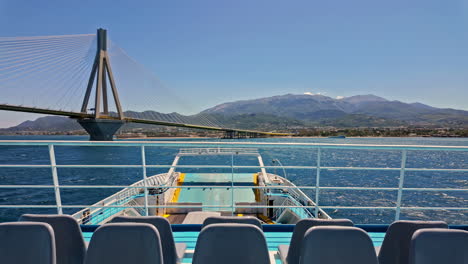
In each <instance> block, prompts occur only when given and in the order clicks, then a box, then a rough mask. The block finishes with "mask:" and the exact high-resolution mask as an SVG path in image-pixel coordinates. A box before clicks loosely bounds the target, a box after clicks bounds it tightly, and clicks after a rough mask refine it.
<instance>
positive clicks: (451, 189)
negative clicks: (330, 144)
mask: <svg viewBox="0 0 468 264" xmlns="http://www.w3.org/2000/svg"><path fill="white" fill-rule="evenodd" d="M54 187H55V186H54V185H0V189H12V188H13V189H21V188H25V189H26V188H37V189H44V188H54ZM60 188H65V189H67V188H68V189H93V188H96V189H99V188H102V189H105V188H109V189H117V188H133V189H144V188H145V187H144V186H128V185H60ZM147 188H148V189H151V188H162V189H172V188H175V189H178V188H181V189H190V188H194V189H202V188H205V189H209V188H213V189H225V188H232V187H231V186H227V185H186V186H184V185H182V186H177V185H173V186H148V187H147ZM234 189H275V190H276V189H277V190H282V189H288V190H295V189H306V190H315V189H316V187H315V186H297V187H293V186H279V185H277V186H250V185H234ZM319 189H321V190H358V191H361V190H362V191H397V190H398V188H392V187H388V188H387V187H333V186H327V187H319ZM402 190H403V191H420V192H425V191H428V192H452V191H453V192H467V191H468V188H403V189H402Z"/></svg>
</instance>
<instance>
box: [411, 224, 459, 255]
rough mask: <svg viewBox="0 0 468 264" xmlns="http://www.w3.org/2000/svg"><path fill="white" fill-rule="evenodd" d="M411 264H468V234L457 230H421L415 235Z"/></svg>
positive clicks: (412, 244) (412, 242) (412, 243)
mask: <svg viewBox="0 0 468 264" xmlns="http://www.w3.org/2000/svg"><path fill="white" fill-rule="evenodd" d="M410 263H411V264H440V263H450V264H468V232H467V231H463V230H455V229H439V228H431V229H420V230H418V231H416V232H415V233H414V235H413V238H412V241H411V248H410Z"/></svg>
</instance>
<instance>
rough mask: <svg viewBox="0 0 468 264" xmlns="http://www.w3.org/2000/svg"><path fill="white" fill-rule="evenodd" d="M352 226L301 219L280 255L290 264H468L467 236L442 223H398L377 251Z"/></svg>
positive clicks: (363, 235)
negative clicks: (313, 259) (314, 260)
mask: <svg viewBox="0 0 468 264" xmlns="http://www.w3.org/2000/svg"><path fill="white" fill-rule="evenodd" d="M325 226H328V227H332V228H324V227H325ZM353 226H354V224H353V222H352V221H350V220H347V219H302V220H300V221H299V222H297V223H296V225H295V227H294V231H293V235H292V238H291V242H290V244H289V245H279V246H278V254H279V256H280V258H281V260H282V262H283V263H287V264H297V263H309V262H308V261H306V260H305V259H309V260H311V257H315V258H316V260H317V261H318V258H320V257H323V259H322V260H321V261H318V262H317V263H370V264H371V263H379V264H410V263H411V264H431V263H463V264H468V232H467V231H463V230H449V229H448V226H447V224H446V223H445V222H442V221H396V222H394V223H392V224H391V225H390V226H389V228H388V230H387V232H386V234H385V237H384V240H383V243H382V246H381V247H375V248H374V247H373V245H372V241H371V240H370V238H369V236H368V235H367V233H365V232H364V233H363V232H358V231H357V230H356V229H354V231H353V230H352V229H351V228H350V227H353ZM361 231H362V230H361ZM364 256H365V257H364ZM376 259H377V260H376Z"/></svg>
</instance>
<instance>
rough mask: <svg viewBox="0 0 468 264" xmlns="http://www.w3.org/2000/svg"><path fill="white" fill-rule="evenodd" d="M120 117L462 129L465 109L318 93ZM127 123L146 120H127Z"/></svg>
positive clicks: (71, 124) (56, 124)
mask: <svg viewBox="0 0 468 264" xmlns="http://www.w3.org/2000/svg"><path fill="white" fill-rule="evenodd" d="M125 115H126V116H129V117H135V118H146V119H155V118H156V119H159V120H166V121H172V122H174V121H175V122H177V121H179V122H185V123H196V122H200V120H205V121H204V122H208V123H222V124H223V125H225V126H226V127H232V128H243V129H258V130H279V129H288V128H298V127H318V126H331V127H337V128H344V127H348V128H351V127H402V126H404V127H430V128H434V127H450V128H468V111H464V110H455V109H449V108H446V109H445V108H436V107H432V106H429V105H425V104H422V103H404V102H400V101H390V100H387V99H385V98H382V97H379V96H375V95H356V96H351V97H344V98H340V99H335V98H331V97H328V96H324V95H312V94H300V95H297V94H286V95H279V96H272V97H265V98H259V99H252V100H242V101H235V102H228V103H223V104H219V105H216V106H214V107H212V108H209V109H206V110H204V111H202V112H200V113H198V114H196V115H190V116H184V115H180V114H178V113H170V114H163V113H159V112H155V111H145V112H135V111H127V112H125ZM126 126H127V128H128V129H131V128H149V126H148V125H140V124H128V125H126ZM80 129H81V127H80V126H79V125H78V124H77V123H76V122H75V121H74V120H72V119H69V118H66V117H58V116H47V117H42V118H38V119H36V120H35V121H25V122H23V123H21V124H19V125H18V126H14V127H10V128H7V129H1V130H0V131H71V130H80Z"/></svg>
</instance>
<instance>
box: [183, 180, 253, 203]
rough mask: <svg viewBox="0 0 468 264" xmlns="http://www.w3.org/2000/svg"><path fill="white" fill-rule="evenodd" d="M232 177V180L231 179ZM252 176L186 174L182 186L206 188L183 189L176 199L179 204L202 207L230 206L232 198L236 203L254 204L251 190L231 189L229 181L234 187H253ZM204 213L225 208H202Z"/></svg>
mask: <svg viewBox="0 0 468 264" xmlns="http://www.w3.org/2000/svg"><path fill="white" fill-rule="evenodd" d="M232 177H233V178H232ZM253 179H254V174H252V173H235V174H234V175H233V176H232V175H231V174H226V173H186V174H185V177H184V181H183V182H182V185H183V186H185V187H189V186H190V185H206V188H184V189H181V191H180V194H179V196H178V198H177V202H180V203H187V202H188V203H193V202H201V203H202V204H203V206H231V205H232V198H233V196H234V201H236V202H255V195H254V192H253V189H252V188H243V189H235V190H234V193H233V191H232V189H231V183H230V182H231V181H234V185H240V184H241V185H248V184H252V185H253ZM226 183H228V184H227V185H226V188H212V187H210V185H223V184H226ZM203 210H204V211H224V210H226V208H218V207H211V208H204V209H203Z"/></svg>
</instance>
